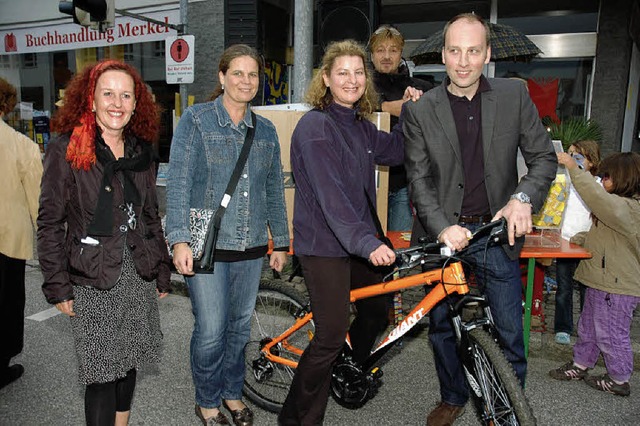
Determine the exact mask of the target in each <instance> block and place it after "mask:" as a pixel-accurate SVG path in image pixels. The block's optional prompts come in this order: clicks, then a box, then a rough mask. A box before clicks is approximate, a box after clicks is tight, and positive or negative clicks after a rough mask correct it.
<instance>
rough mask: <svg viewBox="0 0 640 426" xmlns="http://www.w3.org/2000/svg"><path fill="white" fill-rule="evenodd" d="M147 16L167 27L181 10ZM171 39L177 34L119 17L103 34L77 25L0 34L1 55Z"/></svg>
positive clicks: (7, 31) (166, 28)
mask: <svg viewBox="0 0 640 426" xmlns="http://www.w3.org/2000/svg"><path fill="white" fill-rule="evenodd" d="M144 15H145V16H147V17H149V18H153V19H155V20H158V21H161V22H165V23H168V24H179V23H180V10H179V9H173V10H163V11H160V12H148V13H145V14H144ZM170 35H176V31H175V30H173V29H171V28H168V27H165V26H163V25H159V24H152V23H150V22H145V21H141V20H138V19H135V18H129V17H125V16H118V17H117V18H116V22H115V26H114V27H113V28H109V29H108V30H107V31H106V32H104V33H100V32H98V31H96V30H92V29H90V28H86V27H82V26H80V25H77V24H62V25H49V26H44V27H29V28H15V29H9V30H0V37H1V39H2V40H4V46H2V48H0V54H2V55H10V54H21V53H36V52H51V51H55V50H75V49H81V48H86V47H102V46H115V45H118V44H133V43H144V42H148V41H163V40H164V39H165V38H166V37H167V36H170Z"/></svg>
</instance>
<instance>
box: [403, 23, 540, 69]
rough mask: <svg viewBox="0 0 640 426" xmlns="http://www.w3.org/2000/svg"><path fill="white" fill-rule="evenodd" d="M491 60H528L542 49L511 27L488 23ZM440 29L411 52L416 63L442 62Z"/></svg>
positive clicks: (442, 42) (442, 41)
mask: <svg viewBox="0 0 640 426" xmlns="http://www.w3.org/2000/svg"><path fill="white" fill-rule="evenodd" d="M489 30H490V35H489V37H490V40H491V60H492V61H505V60H512V61H529V60H531V58H533V57H534V56H536V55H537V54H539V53H542V51H541V50H540V49H539V48H538V46H536V45H535V43H534V42H532V41H531V40H530V39H529V37H527V36H526V35H524V34H522V33H521V32H520V31H518V30H516V29H515V28H513V27H510V26H508V25H502V24H491V23H490V24H489ZM443 45H444V40H443V38H442V31H438V32H437V33H435V34H432V35H430V36H429V37H428V38H427V39H426V40H425V41H424V42H422V43H421V44H420V45H419V46H418V47H416V48H415V49H414V50H413V52H412V53H411V57H410V58H411V60H412V61H413V62H414V63H415V64H416V65H421V64H439V63H441V62H442V56H441V53H442V46H443Z"/></svg>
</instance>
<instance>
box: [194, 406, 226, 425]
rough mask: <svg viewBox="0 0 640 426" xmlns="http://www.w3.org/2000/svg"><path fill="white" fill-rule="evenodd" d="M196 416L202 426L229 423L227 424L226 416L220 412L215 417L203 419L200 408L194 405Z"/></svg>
mask: <svg viewBox="0 0 640 426" xmlns="http://www.w3.org/2000/svg"><path fill="white" fill-rule="evenodd" d="M196 416H198V418H199V419H200V421H202V424H203V425H204V426H211V425H230V424H231V423H229V419H227V416H225V415H224V414H223V413H222V411H219V412H218V415H217V416H215V417H213V416H212V417H207V418H206V419H205V418H204V416H203V415H202V408H200V406H198V404H196Z"/></svg>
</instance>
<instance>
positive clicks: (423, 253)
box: [394, 218, 508, 269]
mask: <svg viewBox="0 0 640 426" xmlns="http://www.w3.org/2000/svg"><path fill="white" fill-rule="evenodd" d="M487 232H489V239H490V240H491V241H492V242H493V243H495V244H503V243H505V242H506V241H507V239H508V234H507V221H506V220H505V219H504V218H500V219H498V220H495V221H493V222H489V223H487V224H486V225H482V226H480V227H479V228H477V229H476V230H475V232H474V233H473V234H472V235H471V238H470V239H469V245H471V244H473V243H474V242H475V241H477V240H478V239H480V238H481V237H484V236H485V235H486V233H487ZM443 247H446V245H445V244H444V243H439V242H435V243H421V244H418V245H416V246H412V247H408V248H402V249H396V250H394V252H395V253H396V264H397V266H398V268H399V269H411V268H413V267H415V266H418V265H419V264H421V263H422V262H423V259H424V258H425V257H427V256H431V257H435V256H439V257H442V258H445V257H451V256H453V255H454V253H451V254H448V255H447V254H442V253H441V249H442V248H443ZM467 247H468V246H467ZM464 250H465V249H462V250H460V252H461V251H464ZM460 252H457V253H460Z"/></svg>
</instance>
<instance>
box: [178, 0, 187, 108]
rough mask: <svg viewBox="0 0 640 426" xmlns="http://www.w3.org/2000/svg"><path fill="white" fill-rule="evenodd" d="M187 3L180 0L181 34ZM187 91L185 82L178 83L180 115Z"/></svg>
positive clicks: (184, 25) (184, 26) (184, 27)
mask: <svg viewBox="0 0 640 426" xmlns="http://www.w3.org/2000/svg"><path fill="white" fill-rule="evenodd" d="M187 3H188V0H180V23H181V24H182V34H187V20H188V19H187ZM188 96H189V95H188V93H187V85H186V84H181V85H180V109H181V110H182V111H181V112H180V114H181V115H182V112H184V110H185V109H187V100H188V99H187V97H188Z"/></svg>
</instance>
